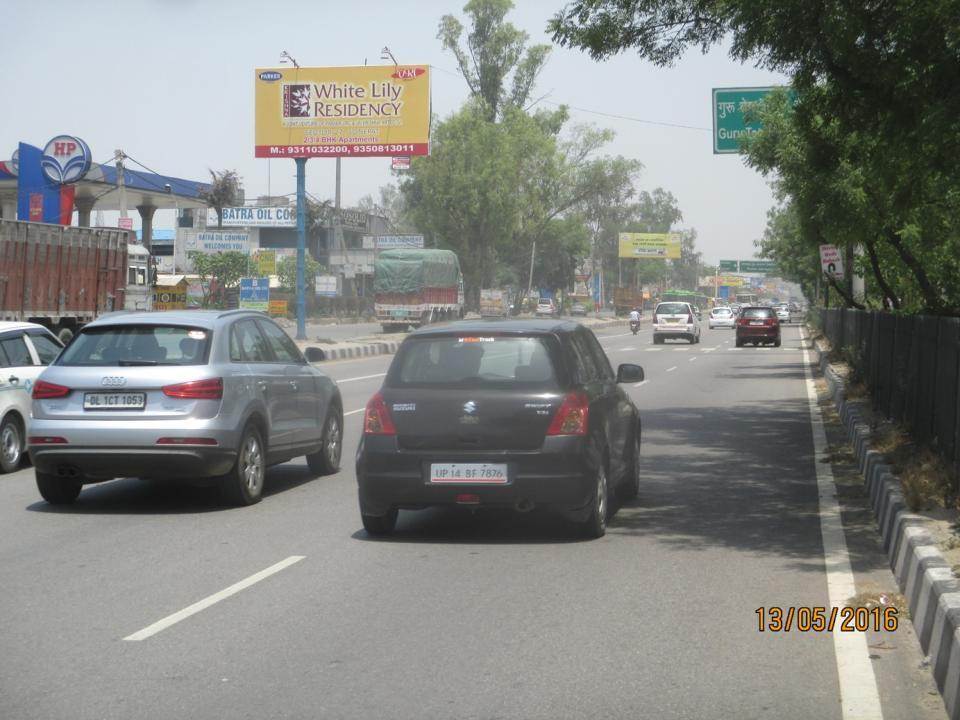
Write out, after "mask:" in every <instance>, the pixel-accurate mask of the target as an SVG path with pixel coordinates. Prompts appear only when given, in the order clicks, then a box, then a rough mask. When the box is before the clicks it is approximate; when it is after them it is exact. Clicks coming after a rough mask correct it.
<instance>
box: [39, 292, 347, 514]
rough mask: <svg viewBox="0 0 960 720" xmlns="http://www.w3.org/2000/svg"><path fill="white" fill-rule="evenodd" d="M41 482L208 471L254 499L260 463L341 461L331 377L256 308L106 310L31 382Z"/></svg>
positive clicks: (231, 494) (56, 499)
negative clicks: (110, 312)
mask: <svg viewBox="0 0 960 720" xmlns="http://www.w3.org/2000/svg"><path fill="white" fill-rule="evenodd" d="M32 397H33V405H32V411H33V420H32V423H31V426H30V436H29V450H30V457H31V459H32V461H33V464H34V466H35V468H36V478H37V487H38V489H39V490H40V494H41V495H42V496H43V498H44V499H45V500H46V501H47V502H49V503H53V504H66V503H72V502H73V501H74V500H76V499H77V496H78V495H79V494H80V490H81V487H82V486H83V484H85V483H94V482H99V481H103V480H110V479H112V478H116V477H128V476H135V477H148V478H182V479H191V480H192V479H197V480H201V481H206V482H211V481H212V482H215V483H217V484H218V485H219V486H220V490H221V493H222V495H223V498H224V500H225V501H226V502H228V503H230V504H235V505H251V504H253V503H255V502H258V501H259V500H260V497H261V492H262V490H263V483H264V476H265V473H266V468H267V467H268V466H270V465H274V464H277V463H282V462H286V461H287V460H291V459H292V458H295V457H297V456H301V455H305V456H306V458H307V463H308V465H309V467H310V469H311V471H313V472H314V473H316V474H324V475H325V474H331V473H335V472H336V471H337V470H338V469H339V467H340V451H341V447H342V437H343V405H342V401H341V399H340V391H339V389H338V388H337V385H336V383H334V381H333V380H331V379H330V378H329V377H327V375H325V374H324V373H323V372H321V371H320V370H318V369H316V368H315V367H313V366H312V365H310V363H308V362H307V361H306V359H305V358H304V357H303V354H302V353H301V352H300V350H299V348H297V346H296V344H295V343H294V342H293V341H292V340H291V339H290V337H289V336H288V335H287V334H286V333H285V332H284V331H283V329H282V328H280V327H279V326H278V325H277V324H276V323H274V322H273V321H272V320H270V319H269V318H268V317H266V316H265V315H263V314H261V313H255V312H250V311H243V310H239V311H238V310H234V311H206V310H204V311H168V312H150V313H114V314H110V315H107V316H104V317H102V318H100V319H98V320H96V321H95V322H92V323H90V324H89V325H86V326H85V327H84V328H83V329H82V330H81V331H80V333H79V334H78V335H77V336H76V337H75V338H74V339H73V341H72V342H71V343H70V345H69V346H68V347H67V348H66V349H65V350H64V351H63V352H62V353H61V354H60V356H59V357H58V358H57V360H56V361H55V362H54V363H53V364H52V365H50V366H49V367H48V368H47V369H46V370H44V371H43V373H42V374H41V375H40V377H39V378H38V379H37V382H36V383H35V384H34V386H33V394H32Z"/></svg>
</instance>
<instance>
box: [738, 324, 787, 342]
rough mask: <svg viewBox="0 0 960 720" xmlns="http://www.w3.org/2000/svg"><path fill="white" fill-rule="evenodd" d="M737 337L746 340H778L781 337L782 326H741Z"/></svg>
mask: <svg viewBox="0 0 960 720" xmlns="http://www.w3.org/2000/svg"><path fill="white" fill-rule="evenodd" d="M737 337H738V338H743V339H745V340H747V339H748V340H776V339H777V338H778V337H780V328H779V327H773V328H771V327H750V326H749V325H748V326H746V327H744V326H739V327H737Z"/></svg>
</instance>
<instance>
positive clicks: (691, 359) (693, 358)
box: [687, 356, 697, 362]
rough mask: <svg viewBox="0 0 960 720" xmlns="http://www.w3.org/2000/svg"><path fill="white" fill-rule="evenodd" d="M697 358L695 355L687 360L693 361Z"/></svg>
mask: <svg viewBox="0 0 960 720" xmlns="http://www.w3.org/2000/svg"><path fill="white" fill-rule="evenodd" d="M696 359H697V358H696V356H694V357H692V358H689V359H688V360H687V362H693V361H694V360H696Z"/></svg>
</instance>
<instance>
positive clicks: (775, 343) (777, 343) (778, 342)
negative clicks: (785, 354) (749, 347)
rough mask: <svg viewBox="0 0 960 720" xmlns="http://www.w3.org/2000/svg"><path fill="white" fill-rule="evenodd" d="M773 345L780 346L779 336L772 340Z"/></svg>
mask: <svg viewBox="0 0 960 720" xmlns="http://www.w3.org/2000/svg"><path fill="white" fill-rule="evenodd" d="M773 346H774V347H780V338H777V339H776V340H774V341H773Z"/></svg>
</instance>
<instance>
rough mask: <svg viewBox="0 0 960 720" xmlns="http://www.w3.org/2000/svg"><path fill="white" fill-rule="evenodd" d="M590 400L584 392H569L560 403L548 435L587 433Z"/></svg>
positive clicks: (548, 429)
mask: <svg viewBox="0 0 960 720" xmlns="http://www.w3.org/2000/svg"><path fill="white" fill-rule="evenodd" d="M589 415H590V400H589V398H587V396H586V394H584V393H582V392H572V393H568V394H567V396H566V397H565V398H564V399H563V402H562V403H560V407H559V408H558V409H557V414H556V415H554V416H553V422H551V423H550V427H549V428H547V435H586V434H587V419H588V417H589Z"/></svg>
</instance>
